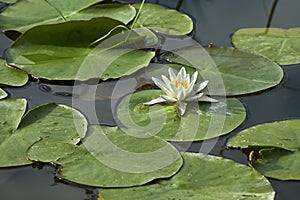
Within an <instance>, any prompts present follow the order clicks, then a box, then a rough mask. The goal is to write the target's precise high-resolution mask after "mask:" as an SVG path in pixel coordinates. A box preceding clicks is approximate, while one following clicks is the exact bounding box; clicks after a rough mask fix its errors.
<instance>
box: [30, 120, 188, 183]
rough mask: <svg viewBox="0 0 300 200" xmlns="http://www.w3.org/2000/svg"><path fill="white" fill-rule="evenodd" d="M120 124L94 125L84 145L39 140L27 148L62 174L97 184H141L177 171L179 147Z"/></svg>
mask: <svg viewBox="0 0 300 200" xmlns="http://www.w3.org/2000/svg"><path fill="white" fill-rule="evenodd" d="M130 134H131V133H130V132H128V133H126V132H124V131H123V130H121V129H120V128H118V127H106V126H93V127H92V131H91V134H89V135H88V136H87V137H86V138H85V139H84V140H83V142H82V144H81V145H79V146H76V145H71V144H66V143H63V142H62V143H50V142H40V143H36V144H35V145H33V146H32V147H31V148H30V150H29V151H28V157H29V159H31V160H34V161H42V162H50V161H51V162H54V163H56V164H59V165H61V166H62V169H61V171H60V175H61V176H62V178H64V179H67V180H69V181H72V182H76V183H79V184H85V185H91V186H97V187H127V186H134V185H142V184H145V183H147V182H149V181H152V180H154V179H157V178H167V177H170V176H172V175H174V174H175V173H176V172H177V171H178V170H179V169H180V167H181V165H182V158H181V155H180V154H179V153H178V151H177V150H176V149H175V148H174V147H173V146H172V145H171V144H169V143H167V142H165V141H163V140H162V139H160V138H158V137H148V138H137V137H134V136H131V135H130Z"/></svg>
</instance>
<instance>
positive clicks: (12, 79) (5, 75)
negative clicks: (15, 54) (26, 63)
mask: <svg viewBox="0 0 300 200" xmlns="http://www.w3.org/2000/svg"><path fill="white" fill-rule="evenodd" d="M27 81H28V75H27V74H26V72H24V71H22V70H19V69H16V68H13V67H10V66H8V65H7V64H6V62H5V60H3V59H0V84H3V85H10V86H22V85H24V84H26V83H27Z"/></svg>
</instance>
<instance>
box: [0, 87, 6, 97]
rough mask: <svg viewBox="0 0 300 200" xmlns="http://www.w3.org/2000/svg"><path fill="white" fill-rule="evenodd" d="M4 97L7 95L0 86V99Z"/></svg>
mask: <svg viewBox="0 0 300 200" xmlns="http://www.w3.org/2000/svg"><path fill="white" fill-rule="evenodd" d="M5 97H7V94H6V92H5V91H4V90H2V89H1V88H0V99H3V98H5Z"/></svg>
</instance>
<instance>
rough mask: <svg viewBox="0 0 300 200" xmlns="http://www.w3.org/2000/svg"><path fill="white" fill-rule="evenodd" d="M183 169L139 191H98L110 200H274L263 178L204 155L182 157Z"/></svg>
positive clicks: (249, 169) (221, 159)
mask: <svg viewBox="0 0 300 200" xmlns="http://www.w3.org/2000/svg"><path fill="white" fill-rule="evenodd" d="M183 158H184V165H183V167H182V169H181V170H180V171H179V172H178V173H177V174H176V175H175V176H174V177H172V178H171V179H169V180H161V181H158V182H156V183H152V184H148V185H145V186H140V187H132V188H120V189H115V188H112V189H105V188H101V189H99V192H100V194H101V196H102V198H103V199H109V200H118V199H122V200H127V199H128V200H129V199H130V200H131V199H143V200H153V199H155V200H165V199H189V200H198V199H201V200H206V199H207V200H211V199H223V200H227V199H228V200H237V199H253V200H254V199H255V200H258V199H261V200H265V199H274V197H275V192H274V191H273V189H272V186H271V184H270V183H269V182H268V180H267V179H266V178H264V177H263V176H262V175H260V174H259V173H257V172H256V171H254V170H252V169H251V168H249V167H246V166H244V165H241V164H238V163H235V162H234V161H232V160H227V159H224V158H220V157H216V156H209V155H204V154H198V153H197V154H195V153H184V154H183Z"/></svg>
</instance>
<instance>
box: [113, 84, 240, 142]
mask: <svg viewBox="0 0 300 200" xmlns="http://www.w3.org/2000/svg"><path fill="white" fill-rule="evenodd" d="M162 94H163V92H162V91H161V90H145V91H141V92H137V93H134V94H131V95H128V96H126V97H125V98H123V100H122V101H121V102H120V104H119V106H118V108H117V116H118V118H119V120H120V121H121V123H122V125H124V126H125V127H127V128H129V129H142V130H144V131H147V132H149V133H151V134H152V135H157V136H158V137H161V138H162V139H165V140H168V141H197V140H205V139H210V138H214V137H218V136H221V135H225V134H227V133H229V132H230V131H232V130H234V129H235V128H236V127H238V126H239V125H240V124H241V123H242V122H243V121H244V119H245V117H246V111H245V108H244V107H243V105H242V104H241V103H240V102H239V101H238V100H237V99H235V98H229V99H219V102H217V103H206V102H200V103H199V104H198V103H195V104H188V107H187V111H186V113H185V115H184V116H182V117H179V115H178V113H177V110H176V108H175V106H174V105H173V104H172V103H162V104H155V105H152V106H147V105H144V104H143V103H146V102H148V101H150V100H152V99H154V98H157V97H158V96H160V95H162Z"/></svg>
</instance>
